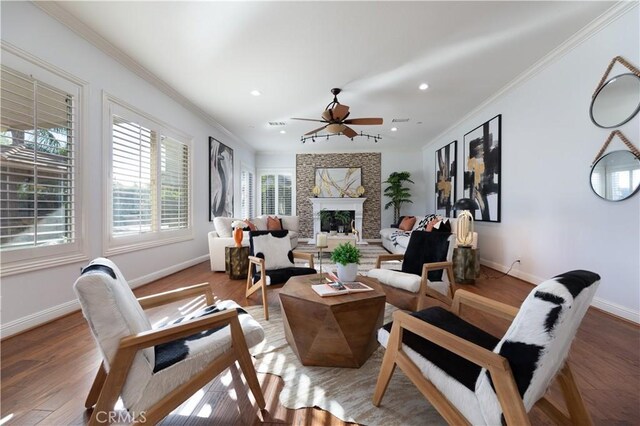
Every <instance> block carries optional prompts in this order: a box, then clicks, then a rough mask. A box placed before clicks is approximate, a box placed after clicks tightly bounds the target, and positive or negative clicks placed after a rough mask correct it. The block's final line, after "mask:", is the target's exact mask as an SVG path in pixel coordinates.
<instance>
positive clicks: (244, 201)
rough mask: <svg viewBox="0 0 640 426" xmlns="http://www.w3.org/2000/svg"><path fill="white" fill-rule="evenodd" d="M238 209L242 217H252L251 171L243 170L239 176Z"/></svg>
mask: <svg viewBox="0 0 640 426" xmlns="http://www.w3.org/2000/svg"><path fill="white" fill-rule="evenodd" d="M240 181H241V182H240V196H241V203H240V207H241V208H240V211H241V212H242V217H243V218H251V217H253V213H254V208H253V196H254V195H253V173H251V172H250V171H247V170H243V171H242V173H241V176H240Z"/></svg>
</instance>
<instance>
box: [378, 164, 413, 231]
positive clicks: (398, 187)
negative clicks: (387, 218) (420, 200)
mask: <svg viewBox="0 0 640 426" xmlns="http://www.w3.org/2000/svg"><path fill="white" fill-rule="evenodd" d="M406 182H411V183H413V181H412V180H411V173H409V172H393V173H391V174H390V175H389V177H388V178H387V180H385V181H384V183H386V184H389V186H387V187H386V188H385V189H384V195H385V197H389V198H390V199H391V201H389V202H388V203H387V204H385V205H384V209H385V210H387V209H388V208H389V207H391V206H393V221H394V223H398V221H399V220H400V207H401V206H402V203H411V204H413V201H411V194H410V193H409V188H407V187H406V186H404V184H405V183H406Z"/></svg>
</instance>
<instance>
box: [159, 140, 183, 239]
mask: <svg viewBox="0 0 640 426" xmlns="http://www.w3.org/2000/svg"><path fill="white" fill-rule="evenodd" d="M160 194H161V196H160V199H161V204H162V205H161V214H160V215H161V219H160V229H162V230H166V229H183V228H188V227H189V204H190V203H189V147H188V146H187V145H185V144H183V143H180V142H178V141H176V140H173V139H171V138H168V137H166V136H163V137H162V142H161V144H160Z"/></svg>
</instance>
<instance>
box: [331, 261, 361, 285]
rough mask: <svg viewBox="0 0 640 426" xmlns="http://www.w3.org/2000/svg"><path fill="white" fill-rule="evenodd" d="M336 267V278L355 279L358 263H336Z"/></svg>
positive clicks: (343, 279) (341, 279)
mask: <svg viewBox="0 0 640 426" xmlns="http://www.w3.org/2000/svg"><path fill="white" fill-rule="evenodd" d="M336 266H337V267H338V279H339V280H340V281H347V282H348V281H355V280H356V275H358V264H357V263H349V264H347V265H342V264H340V263H337V264H336Z"/></svg>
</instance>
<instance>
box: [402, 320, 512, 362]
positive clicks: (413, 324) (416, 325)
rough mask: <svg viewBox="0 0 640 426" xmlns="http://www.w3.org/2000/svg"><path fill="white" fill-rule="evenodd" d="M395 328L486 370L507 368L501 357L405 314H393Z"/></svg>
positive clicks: (504, 360) (504, 359)
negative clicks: (411, 333) (407, 331)
mask: <svg viewBox="0 0 640 426" xmlns="http://www.w3.org/2000/svg"><path fill="white" fill-rule="evenodd" d="M395 327H400V328H401V330H400V332H401V331H402V330H409V331H411V332H413V333H415V334H417V335H418V336H420V337H422V338H423V339H426V340H429V341H430V342H433V343H435V344H436V345H438V346H440V347H443V348H445V349H447V350H449V351H451V352H453V353H455V354H457V355H460V356H461V357H463V358H465V359H467V360H469V361H471V362H473V363H474V364H477V365H479V366H481V367H484V368H486V369H495V368H497V369H499V370H506V369H507V368H509V362H508V361H507V360H506V358H504V357H502V356H501V355H499V354H496V353H494V352H492V351H490V350H488V349H485V348H483V347H482V346H478V345H476V344H475V343H471V342H469V341H467V340H464V339H462V338H461V337H458V336H456V335H455V334H451V333H449V332H448V331H445V330H442V329H441V328H438V327H436V326H434V325H431V324H429V323H427V322H424V321H422V320H420V319H418V318H415V317H412V316H411V315H409V314H408V313H406V312H403V311H396V312H394V313H393V328H395ZM392 331H393V330H392Z"/></svg>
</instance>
